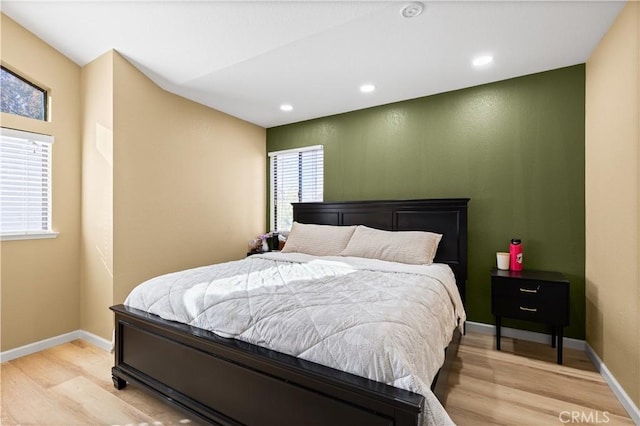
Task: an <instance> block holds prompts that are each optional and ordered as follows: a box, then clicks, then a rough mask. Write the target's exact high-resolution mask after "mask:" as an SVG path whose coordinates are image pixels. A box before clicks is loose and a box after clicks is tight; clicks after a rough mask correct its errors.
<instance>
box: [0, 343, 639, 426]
mask: <svg viewBox="0 0 640 426" xmlns="http://www.w3.org/2000/svg"><path fill="white" fill-rule="evenodd" d="M493 344H494V343H493V338H491V337H490V336H485V335H479V334H472V333H469V334H467V335H466V336H464V337H463V338H462V342H461V344H460V347H459V349H458V353H457V356H456V357H454V361H453V364H452V367H453V368H452V369H451V372H450V374H449V377H448V381H449V387H448V393H447V395H446V400H445V407H446V409H447V411H448V412H449V413H450V415H451V417H452V418H453V420H454V421H455V422H456V423H457V424H458V425H461V426H464V425H473V426H476V425H483V424H487V425H489V424H499V425H562V424H563V422H561V421H560V418H559V416H560V415H561V413H563V412H565V414H563V416H564V417H563V418H562V419H563V420H565V422H566V421H567V420H570V419H571V412H578V413H585V414H584V416H583V417H582V419H583V420H589V418H590V419H591V420H592V421H593V423H600V424H604V423H606V424H607V425H618V424H633V423H632V422H631V420H630V419H629V418H628V417H627V416H626V413H625V411H624V409H623V408H622V406H621V405H620V403H619V402H618V401H617V400H616V398H615V397H614V396H613V393H612V392H611V390H610V389H609V388H608V387H607V385H606V384H605V382H604V380H603V379H602V377H601V376H600V375H599V374H598V373H596V372H595V370H594V368H593V366H592V365H591V363H590V362H589V360H588V359H587V358H586V356H585V354H584V353H582V352H580V351H575V350H571V349H565V352H564V355H565V364H564V365H563V366H558V365H557V364H555V363H554V360H555V351H554V350H553V349H551V348H549V347H546V346H544V345H539V344H535V343H529V342H522V341H517V340H513V339H509V338H505V339H503V342H502V346H503V351H502V352H497V351H495V350H494V349H493ZM112 363H113V358H112V355H111V354H109V353H107V352H105V351H103V350H101V349H98V348H96V347H95V346H92V345H91V344H89V343H86V342H84V341H81V340H77V341H74V342H71V343H67V344H64V345H61V346H57V347H55V348H52V349H48V350H45V351H42V352H39V353H36V354H33V355H29V356H26V357H23V358H19V359H16V360H13V361H10V362H6V363H3V364H2V365H1V370H0V388H1V398H2V412H1V416H0V418H1V421H2V425H19V424H20V425H97V424H101V425H103V424H104V425H131V426H132V425H139V426H142V425H148V426H152V425H155V426H160V425H185V424H188V425H190V426H191V425H195V424H197V422H196V421H194V420H193V419H190V418H189V417H188V416H185V415H184V414H183V413H182V412H180V411H178V410H176V409H174V408H172V407H169V406H167V405H165V404H164V403H163V402H161V401H159V400H157V399H155V398H154V397H152V396H150V395H147V394H146V393H144V392H142V391H140V390H138V389H136V388H135V386H128V387H126V388H125V389H123V390H121V391H117V390H115V389H114V387H113V385H112V383H111V374H110V368H111V366H112ZM605 412H606V415H605V414H604V413H605ZM590 413H591V414H590ZM589 416H590V417H589ZM605 419H608V422H605V421H604V420H605ZM598 420H599V422H598ZM566 424H577V423H576V422H573V423H566Z"/></svg>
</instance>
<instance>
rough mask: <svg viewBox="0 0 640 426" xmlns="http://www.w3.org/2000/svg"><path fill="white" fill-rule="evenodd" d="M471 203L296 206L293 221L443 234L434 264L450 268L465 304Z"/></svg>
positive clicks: (448, 200)
mask: <svg viewBox="0 0 640 426" xmlns="http://www.w3.org/2000/svg"><path fill="white" fill-rule="evenodd" d="M468 203H469V199H468V198H442V199H430V200H405V201H400V200H393V201H346V202H328V203H294V204H293V220H295V221H296V222H299V223H315V224H319V225H365V226H368V227H371V228H377V229H384V230H387V231H431V232H436V233H438V234H442V240H441V241H440V245H439V246H438V251H437V253H436V257H435V260H434V261H435V262H437V263H446V264H447V265H449V266H450V267H451V269H452V270H453V273H454V274H455V276H456V282H457V284H458V288H459V290H460V296H461V297H462V301H463V302H464V301H465V287H466V282H467V204H468Z"/></svg>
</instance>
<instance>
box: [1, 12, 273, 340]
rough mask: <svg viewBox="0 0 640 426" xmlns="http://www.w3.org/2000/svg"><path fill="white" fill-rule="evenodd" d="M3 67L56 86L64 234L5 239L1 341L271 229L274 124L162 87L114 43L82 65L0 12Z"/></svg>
mask: <svg viewBox="0 0 640 426" xmlns="http://www.w3.org/2000/svg"><path fill="white" fill-rule="evenodd" d="M1 26H2V28H1V33H0V34H1V40H0V42H1V47H2V52H1V54H2V56H1V59H2V63H3V65H5V66H8V67H10V68H12V69H14V70H15V71H18V72H20V73H21V74H23V75H25V76H26V77H28V78H30V79H33V81H34V82H36V83H38V84H39V85H41V86H43V87H45V88H47V89H48V90H49V91H50V94H51V97H52V101H53V102H52V104H53V109H52V114H51V122H39V121H36V120H31V119H27V118H23V117H17V116H14V115H10V114H2V115H0V120H1V121H2V123H1V124H2V125H3V126H7V127H12V128H17V129H23V130H27V131H33V132H40V133H46V134H51V135H54V136H55V144H54V148H53V228H54V230H56V231H59V232H60V235H59V236H58V238H56V239H48V240H29V241H7V242H3V243H2V244H0V249H1V253H2V257H1V262H0V285H1V292H0V303H1V304H2V305H1V307H2V312H1V318H0V319H1V323H2V324H1V332H2V336H1V344H0V351H7V350H9V349H13V348H16V347H19V346H22V345H25V344H29V343H34V342H37V341H39V340H43V339H46V338H49V337H53V336H57V335H60V334H63V333H67V332H70V331H74V330H78V329H79V328H81V329H83V330H86V331H89V332H91V333H94V334H96V335H98V336H100V337H103V338H106V339H109V338H110V337H111V330H112V328H113V317H112V315H111V313H110V311H109V310H108V307H109V306H110V305H112V304H114V303H120V302H122V301H123V300H124V298H125V297H126V295H127V294H128V292H129V291H130V290H131V288H133V287H134V286H135V285H136V284H138V283H139V282H141V281H142V280H144V279H147V278H149V277H151V276H155V275H158V274H161V273H165V272H170V271H175V270H179V269H184V268H188V267H193V266H198V265H204V264H211V263H214V262H220V261H225V260H230V259H239V258H242V257H244V255H245V252H246V248H247V241H248V240H249V239H250V238H252V237H255V236H256V235H258V234H259V233H262V232H264V230H265V224H264V211H265V205H266V200H265V194H264V188H265V187H266V179H265V175H266V170H265V164H266V161H265V157H266V152H265V144H266V141H265V140H266V134H265V133H266V132H265V129H263V128H261V127H258V126H255V125H252V124H250V123H247V122H244V121H242V120H240V119H237V118H234V117H231V116H228V115H226V114H223V113H221V112H218V111H215V110H212V109H211V108H207V107H205V106H203V105H200V104H196V103H194V102H191V101H188V100H186V99H183V98H180V97H178V96H175V95H172V94H169V93H167V92H165V91H164V90H162V89H160V88H159V87H158V86H156V85H155V84H154V83H152V82H151V81H150V80H149V79H147V78H146V77H145V76H144V75H143V74H142V73H140V72H139V71H138V70H137V69H136V68H135V67H133V66H132V65H131V64H129V63H128V62H127V61H126V60H124V59H123V58H122V57H121V56H120V55H119V54H117V53H116V52H113V51H111V52H107V53H105V54H104V55H102V56H101V57H99V58H97V59H96V60H94V61H93V62H91V63H90V64H88V65H86V66H85V67H83V68H82V70H80V68H79V67H78V66H77V65H75V64H74V63H73V62H71V61H70V60H69V59H67V58H65V57H64V56H63V55H61V54H60V53H59V52H57V51H55V50H54V49H53V48H51V47H50V46H48V45H47V44H45V43H44V42H42V41H41V40H39V39H38V38H36V37H35V36H34V35H33V34H31V33H30V32H28V31H27V30H25V29H24V28H22V27H21V26H19V25H18V24H16V23H15V22H14V21H12V20H11V19H9V18H7V17H6V16H4V15H2V21H1Z"/></svg>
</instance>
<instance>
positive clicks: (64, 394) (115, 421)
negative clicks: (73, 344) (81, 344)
mask: <svg viewBox="0 0 640 426" xmlns="http://www.w3.org/2000/svg"><path fill="white" fill-rule="evenodd" d="M51 392H52V393H53V394H55V395H56V396H57V397H58V398H59V399H60V400H61V401H63V402H64V403H65V405H67V406H68V407H70V408H71V409H72V410H73V411H74V412H80V413H83V414H84V415H87V416H90V417H91V418H92V419H93V422H92V423H94V424H100V423H102V424H104V423H107V424H111V425H124V424H130V423H153V422H154V421H156V420H155V419H153V418H152V417H151V416H148V415H146V414H145V413H143V412H142V411H140V410H139V409H137V408H136V407H134V406H132V405H130V404H127V403H126V402H124V401H122V400H121V399H120V398H118V397H116V396H114V395H111V394H110V393H107V392H105V391H104V389H102V388H101V387H100V386H99V385H96V384H95V383H93V382H92V381H91V380H89V379H87V378H85V377H83V376H78V377H76V378H74V379H71V380H68V381H66V382H64V383H61V384H59V385H56V386H54V387H53V388H51Z"/></svg>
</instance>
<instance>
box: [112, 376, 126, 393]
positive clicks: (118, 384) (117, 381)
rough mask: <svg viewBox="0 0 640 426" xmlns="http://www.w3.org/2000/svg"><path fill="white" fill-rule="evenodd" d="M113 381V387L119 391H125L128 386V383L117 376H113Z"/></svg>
mask: <svg viewBox="0 0 640 426" xmlns="http://www.w3.org/2000/svg"><path fill="white" fill-rule="evenodd" d="M111 380H113V387H115V388H116V389H118V390H121V389H124V388H125V386H127V381H126V380H123V379H121V378H120V377H117V376H115V375H113V374H112V375H111Z"/></svg>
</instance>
